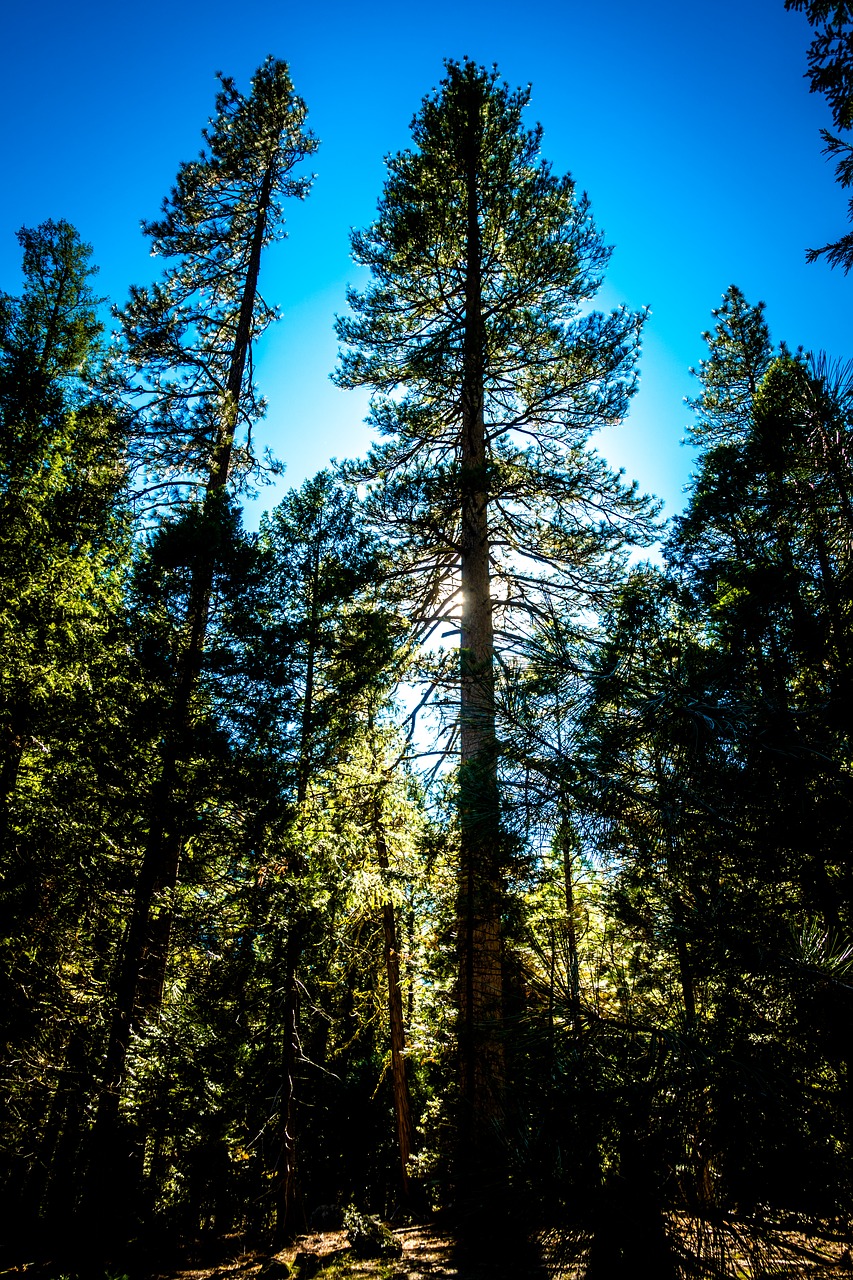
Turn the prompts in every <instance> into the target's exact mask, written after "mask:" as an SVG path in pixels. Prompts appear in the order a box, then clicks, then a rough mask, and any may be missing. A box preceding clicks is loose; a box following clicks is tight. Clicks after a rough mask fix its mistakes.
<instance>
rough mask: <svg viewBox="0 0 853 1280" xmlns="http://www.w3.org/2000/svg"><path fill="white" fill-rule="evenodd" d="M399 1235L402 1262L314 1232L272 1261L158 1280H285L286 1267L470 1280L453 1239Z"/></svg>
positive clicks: (331, 1276) (395, 1278) (336, 1275)
mask: <svg viewBox="0 0 853 1280" xmlns="http://www.w3.org/2000/svg"><path fill="white" fill-rule="evenodd" d="M393 1235H394V1239H395V1240H396V1241H397V1243H398V1244H399V1245H400V1247H401V1250H402V1252H401V1254H400V1256H399V1257H398V1258H365V1259H360V1258H356V1257H354V1256H353V1253H352V1250H351V1249H350V1247H349V1242H348V1240H347V1235H346V1232H345V1231H314V1232H311V1233H310V1234H309V1235H304V1236H299V1237H298V1238H297V1239H296V1240H295V1241H294V1243H293V1244H292V1245H290V1246H289V1247H286V1248H283V1249H281V1250H279V1251H278V1252H277V1253H275V1254H272V1255H270V1254H259V1253H257V1252H249V1253H244V1254H241V1255H238V1256H236V1257H234V1258H233V1259H232V1260H231V1261H230V1262H227V1263H220V1264H219V1265H217V1266H216V1267H213V1268H210V1267H206V1268H197V1269H196V1268H193V1269H187V1270H184V1271H178V1272H171V1273H170V1274H169V1275H163V1276H161V1277H158V1280H256V1277H257V1280H285V1274H286V1273H285V1267H286V1268H287V1271H288V1272H289V1274H290V1275H291V1276H293V1280H313V1278H314V1277H316V1280H451V1278H453V1280H456V1278H457V1277H459V1280H464V1277H461V1276H460V1273H459V1271H458V1270H457V1268H456V1266H455V1264H454V1263H453V1260H452V1259H453V1247H454V1246H453V1239H452V1237H451V1236H450V1235H448V1234H446V1233H444V1232H441V1231H438V1230H436V1228H435V1227H433V1226H431V1225H429V1224H427V1225H421V1226H409V1227H401V1228H398V1229H397V1230H395V1231H394V1232H393ZM282 1264H284V1266H282Z"/></svg>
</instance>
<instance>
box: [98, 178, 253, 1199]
mask: <svg viewBox="0 0 853 1280" xmlns="http://www.w3.org/2000/svg"><path fill="white" fill-rule="evenodd" d="M272 181H273V169H272V166H270V167H269V168H268V169H267V172H266V174H265V177H264V180H263V184H262V189H261V194H260V199H259V202H258V209H257V214H256V217H255V225H254V229H253V235H252V242H251V247H250V252H249V259H248V264H247V268H246V278H245V281H244V285H243V294H242V298H241V302H240V312H239V315H238V319H237V325H236V329H235V334H234V342H233V345H232V350H231V359H230V363H229V370H228V379H227V383H226V399H225V407H224V412H223V414H222V419H221V422H220V427H219V435H218V439H217V441H216V444H215V447H214V451H213V457H212V459H211V463H210V470H209V474H208V481H207V489H206V493H205V498H204V504H203V514H204V516H205V517H206V518H207V519H209V521H210V524H211V534H212V535H214V536H211V538H210V539H209V541H208V544H207V546H206V547H205V548H204V549H203V550H202V552H201V554H200V555H199V557H198V558H197V560H196V563H195V565H194V567H193V572H192V579H191V583H190V592H189V601H188V605H187V616H186V624H185V634H186V642H185V646H184V650H183V654H182V656H181V660H180V665H179V669H178V679H177V685H176V689H175V697H174V700H173V703H172V711H171V716H170V723H169V725H168V726H167V730H166V733H165V735H164V741H163V747H162V751H161V757H160V771H159V776H158V778H157V781H156V782H155V784H154V786H153V788H152V791H151V796H150V801H151V803H150V815H151V825H150V827H149V833H148V840H147V842H146V846H145V851H144V854H143V858H142V865H141V867H140V870H139V875H138V877H137V882H136V886H135V890H134V899H133V908H132V913H131V919H130V923H129V926H128V929H127V933H126V936H125V943H124V948H123V953H122V957H121V962H120V966H119V972H118V977H117V981H116V984H115V1002H114V1009H113V1019H112V1025H111V1029H110V1038H109V1043H108V1046H107V1053H106V1059H105V1064H104V1079H103V1090H102V1094H101V1100H100V1103H99V1106H98V1113H97V1117H96V1122H95V1133H94V1140H93V1153H92V1160H91V1164H90V1175H89V1183H90V1185H89V1188H88V1191H87V1201H88V1204H89V1208H90V1209H91V1210H92V1211H93V1212H95V1211H96V1210H97V1205H98V1204H99V1203H100V1201H101V1198H102V1197H103V1196H105V1195H106V1192H107V1190H108V1189H109V1188H110V1186H111V1184H112V1183H113V1173H114V1171H115V1166H116V1163H117V1155H118V1153H117V1151H116V1127H117V1121H118V1110H119V1101H120V1096H121V1089H122V1085H123V1082H124V1075H125V1064H126V1061H127V1053H128V1049H129V1047H130V1038H131V1033H132V1030H133V1028H134V1026H135V1025H136V1024H137V1023H138V1022H139V1021H140V1018H141V1017H144V1016H149V1017H150V1016H152V1015H154V1014H156V1013H157V1011H158V1010H159V1008H160V1004H161V1002H162V996H163V983H164V980H165V975H166V966H167V962H168V955H169V942H170V936H171V927H172V918H173V906H172V895H173V892H174V890H175V887H176V885H177V882H178V871H179V866H180V855H181V847H182V843H183V841H182V823H181V813H180V805H179V802H178V779H179V774H180V765H181V763H182V761H183V759H184V758H185V755H186V750H187V746H188V737H189V733H190V730H191V727H192V701H193V696H194V694H195V691H196V688H197V685H198V680H199V676H200V674H201V667H202V657H203V653H204V643H205V636H206V633H207V624H208V615H209V612H210V601H211V596H212V593H213V580H214V573H215V568H216V545H217V541H218V539H217V538H216V537H215V533H216V531H217V529H218V527H219V526H220V525H221V517H222V512H223V499H224V496H225V490H226V485H227V481H228V471H229V467H230V462H231V455H232V452H233V447H234V435H235V432H236V429H237V420H238V412H239V403H240V395H241V390H242V386H243V378H244V374H245V368H246V360H247V357H248V351H249V345H250V338H251V325H252V315H253V313H254V307H255V298H256V296H257V288H258V276H259V272H260V261H261V250H262V248H263V240H264V232H265V228H266V220H267V213H268V209H269V205H270V199H271V193H272ZM155 904H156V908H157V912H158V915H157V918H156V924H154V921H153V920H152V915H153V911H154V908H155ZM140 997H142V1000H141V1001H140ZM140 1005H141V1007H140ZM121 1181H122V1179H121V1178H119V1180H118V1185H119V1187H120V1185H121Z"/></svg>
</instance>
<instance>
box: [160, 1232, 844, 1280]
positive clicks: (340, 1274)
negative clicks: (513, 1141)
mask: <svg viewBox="0 0 853 1280" xmlns="http://www.w3.org/2000/svg"><path fill="white" fill-rule="evenodd" d="M495 1230H496V1231H499V1230H500V1224H499V1223H496V1224H495ZM614 1230H618V1226H614ZM393 1234H394V1238H395V1239H396V1240H397V1241H398V1242H399V1244H400V1245H401V1247H402V1254H401V1256H400V1257H399V1258H396V1259H391V1260H380V1259H370V1260H359V1259H357V1258H354V1257H353V1256H352V1253H351V1251H350V1250H349V1248H348V1242H347V1238H346V1233H345V1232H344V1231H318V1232H313V1233H311V1234H309V1235H305V1236H300V1237H299V1239H298V1240H296V1241H295V1242H294V1244H293V1245H291V1246H290V1247H289V1248H285V1249H282V1250H280V1251H279V1252H278V1253H276V1254H273V1255H268V1254H258V1253H246V1254H243V1255H241V1256H240V1257H236V1258H235V1259H234V1260H233V1261H232V1262H229V1263H227V1264H224V1265H219V1266H218V1267H215V1268H210V1267H207V1268H197V1269H187V1270H183V1271H179V1272H171V1273H170V1274H169V1275H168V1276H162V1277H159V1278H158V1280H256V1278H257V1280H284V1268H283V1267H280V1266H279V1267H277V1266H276V1265H275V1264H276V1263H278V1264H281V1263H284V1264H286V1265H287V1267H288V1269H289V1271H290V1274H291V1275H292V1276H293V1280H312V1278H313V1277H316V1280H457V1278H458V1280H486V1278H487V1277H488V1276H491V1275H493V1274H494V1272H493V1270H492V1269H491V1268H482V1269H481V1268H480V1267H478V1266H476V1265H474V1266H465V1267H464V1269H460V1268H459V1267H458V1266H457V1263H456V1260H455V1258H454V1242H453V1239H452V1237H451V1236H450V1235H449V1234H447V1233H446V1232H442V1231H440V1230H438V1229H437V1228H436V1227H434V1226H431V1225H429V1224H427V1225H421V1226H410V1227H403V1228H399V1229H398V1230H395V1231H394V1233H393ZM688 1234H692V1233H688ZM737 1235H738V1233H737V1232H736V1233H735V1238H730V1240H729V1242H728V1249H727V1253H728V1255H729V1256H728V1268H727V1273H728V1275H730V1276H731V1277H732V1280H735V1278H736V1277H737V1278H738V1280H740V1278H742V1280H758V1278H759V1277H761V1278H762V1280H770V1278H771V1277H773V1278H774V1280H777V1278H778V1280H782V1278H783V1277H809V1278H810V1280H851V1277H853V1262H851V1256H850V1252H849V1250H848V1249H847V1246H846V1244H845V1242H844V1241H843V1240H842V1239H840V1238H832V1237H831V1236H829V1235H826V1236H805V1235H802V1234H800V1233H798V1232H794V1231H778V1232H775V1233H772V1234H768V1235H767V1236H766V1237H765V1239H764V1241H763V1243H762V1245H761V1247H760V1248H759V1249H758V1250H755V1249H754V1248H752V1247H750V1245H749V1242H748V1240H747V1238H746V1236H744V1237H743V1240H742V1241H738V1239H737V1238H736V1237H737ZM694 1243H696V1242H695V1239H694ZM543 1244H544V1251H545V1254H546V1257H549V1258H550V1264H551V1265H550V1266H549V1268H548V1271H549V1274H550V1275H551V1277H553V1280H575V1278H576V1277H577V1280H580V1277H581V1276H582V1275H583V1271H584V1266H583V1264H582V1263H580V1262H578V1261H577V1260H575V1261H574V1262H572V1261H571V1260H570V1258H569V1257H567V1256H566V1253H565V1251H564V1250H563V1249H561V1248H560V1242H559V1240H558V1239H557V1238H556V1237H551V1239H550V1240H548V1239H546V1240H545V1241H544V1242H543ZM707 1256H708V1254H707V1252H706V1257H707ZM518 1280H525V1277H523V1276H519V1277H518ZM620 1280H622V1278H620ZM625 1280H628V1278H625ZM630 1280H634V1277H631V1278H630Z"/></svg>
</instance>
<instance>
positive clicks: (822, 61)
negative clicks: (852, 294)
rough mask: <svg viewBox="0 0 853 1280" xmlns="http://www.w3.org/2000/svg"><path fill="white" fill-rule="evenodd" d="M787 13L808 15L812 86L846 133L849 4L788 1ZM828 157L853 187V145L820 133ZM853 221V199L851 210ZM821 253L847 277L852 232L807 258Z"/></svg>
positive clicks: (850, 123) (851, 110)
mask: <svg viewBox="0 0 853 1280" xmlns="http://www.w3.org/2000/svg"><path fill="white" fill-rule="evenodd" d="M785 8H786V9H795V10H799V11H800V12H803V11H804V12H805V15H806V17H807V18H808V20H809V23H810V24H811V26H812V27H813V28H814V32H815V34H814V36H813V38H812V42H811V45H810V46H809V53H808V71H807V73H806V75H807V78H808V80H809V88H810V90H811V92H812V93H822V94H823V95H824V97H825V98H826V100H827V103H828V104H829V109H830V112H831V113H832V122H833V124H834V125H835V127H836V129H838V130H839V131H840V132H841V133H843V134H846V133H848V132H849V130H850V129H851V128H853V9H851V6H850V4H849V3H847V0H785ZM820 132H821V137H822V138H823V142H824V148H823V149H824V154H825V155H829V156H836V157H837V162H836V166H835V176H836V180H837V182H838V184H839V186H841V187H843V188H847V187H849V186H851V185H853V143H850V142H848V141H847V140H846V138H844V137H838V136H837V135H836V134H833V133H830V132H829V130H828V129H821V131H820ZM848 211H849V212H848V216H849V217H851V218H853V200H851V201H850V203H849V206H848ZM822 254H826V257H827V261H828V262H829V264H830V266H832V267H838V266H840V267H842V268H843V269H844V274H845V275H846V274H847V272H848V271H849V270H850V267H851V266H853V232H848V233H847V235H844V236H841V238H840V239H839V240H835V241H833V242H832V243H831V244H825V245H824V246H823V247H822V248H820V249H809V251H808V253H807V254H806V259H807V261H809V262H814V261H815V260H816V259H817V258H819V257H820V256H821V255H822Z"/></svg>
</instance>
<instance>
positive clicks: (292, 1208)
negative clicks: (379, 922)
mask: <svg viewBox="0 0 853 1280" xmlns="http://www.w3.org/2000/svg"><path fill="white" fill-rule="evenodd" d="M301 952H302V928H301V925H300V923H299V922H296V921H293V922H291V925H290V928H289V930H288V935H287V945H286V947H285V953H284V970H285V972H284V992H285V994H284V1017H283V1022H284V1057H283V1060H282V1085H281V1109H280V1113H279V1114H280V1121H279V1134H280V1149H279V1159H278V1169H277V1175H278V1183H279V1189H278V1195H277V1213H276V1226H275V1235H276V1242H277V1243H280V1242H282V1241H284V1240H287V1239H289V1238H290V1237H291V1236H292V1235H293V1233H294V1229H295V1223H294V1218H295V1215H296V1204H297V1186H298V1183H297V1162H296V1159H297V1144H296V1091H295V1088H294V1077H295V1073H296V1053H297V1049H298V1047H299V984H298V982H297V966H298V963H299V958H300V955H301Z"/></svg>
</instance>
